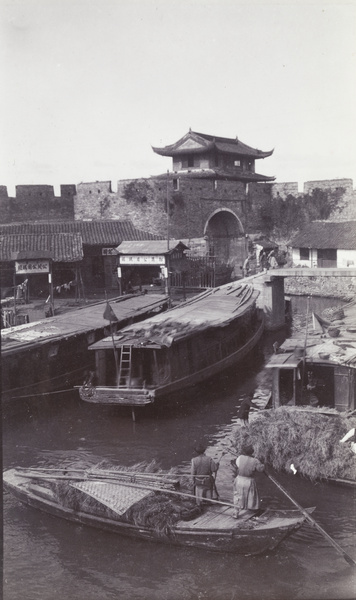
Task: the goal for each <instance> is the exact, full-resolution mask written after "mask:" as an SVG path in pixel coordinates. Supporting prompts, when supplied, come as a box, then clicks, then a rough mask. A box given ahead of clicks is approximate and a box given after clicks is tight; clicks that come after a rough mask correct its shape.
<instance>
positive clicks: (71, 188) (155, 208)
mask: <svg viewBox="0 0 356 600" xmlns="http://www.w3.org/2000/svg"><path fill="white" fill-rule="evenodd" d="M317 188H318V189H322V190H325V191H326V190H331V191H332V192H340V193H341V194H342V195H341V200H340V207H339V209H338V211H337V213H335V215H333V216H332V218H333V220H341V221H342V220H348V219H355V218H356V193H355V190H354V188H353V181H352V179H348V178H344V179H329V180H315V181H307V182H305V183H304V184H303V186H302V187H300V186H298V183H297V182H273V183H272V182H267V183H266V182H264V183H251V184H250V185H249V202H251V204H252V205H253V204H254V202H258V201H261V200H262V202H263V199H264V198H265V199H266V200H267V199H272V200H273V198H277V197H281V198H287V196H288V195H292V196H294V197H297V198H298V197H301V196H302V194H311V193H312V191H313V190H315V189H317ZM301 189H302V190H303V191H300V190H301ZM113 190H115V191H113ZM15 191H16V194H15V196H9V195H8V190H7V187H6V186H4V185H1V186H0V214H1V223H3V224H6V223H18V222H36V221H68V220H76V219H84V220H102V219H123V218H130V219H132V220H133V222H134V223H135V225H136V226H137V227H142V228H144V229H145V230H149V231H154V232H155V233H162V231H163V229H165V227H166V217H165V202H166V193H167V192H166V182H165V181H164V180H162V177H155V176H153V177H149V178H139V179H125V180H118V181H115V182H111V181H110V180H106V181H92V182H81V183H78V184H63V185H60V195H56V194H55V189H54V186H52V185H40V184H38V185H18V186H16V190H15ZM244 200H245V188H244V185H243V183H241V182H236V181H224V180H220V181H217V182H212V181H210V180H207V179H201V178H198V177H196V178H187V179H186V180H182V181H180V183H179V189H178V190H176V189H175V188H173V194H172V199H171V202H172V207H171V208H172V211H173V212H175V216H174V218H173V220H172V226H174V221H175V220H177V219H178V217H179V215H180V213H182V215H181V216H182V219H183V221H184V223H183V221H182V223H183V224H182V226H179V224H178V221H177V223H175V225H176V226H177V227H178V229H179V231H178V230H177V232H176V234H177V235H178V236H179V235H183V233H186V232H187V231H186V230H187V219H188V220H189V227H191V229H192V230H191V231H189V235H193V236H194V235H195V236H199V235H201V231H200V229H201V226H200V225H199V223H200V221H201V218H202V217H201V215H202V214H203V213H204V210H205V208H206V209H209V211H211V210H217V209H218V208H219V206H220V207H225V208H226V207H228V208H233V207H235V208H234V210H235V211H236V210H237V211H239V210H241V206H242V203H243V202H244ZM188 205H189V206H188ZM210 205H211V206H210ZM196 211H197V215H195V212H196ZM183 213H184V214H183ZM185 213H187V214H185ZM188 213H189V214H188ZM204 214H205V213H204ZM182 219H181V220H182ZM161 230H162V231H161ZM180 230H182V231H180Z"/></svg>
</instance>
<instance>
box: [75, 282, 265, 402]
mask: <svg viewBox="0 0 356 600" xmlns="http://www.w3.org/2000/svg"><path fill="white" fill-rule="evenodd" d="M258 294H259V292H258V291H256V290H254V289H253V287H252V286H251V285H248V284H239V283H238V282H236V283H234V284H230V285H228V286H221V288H214V289H213V290H209V291H206V292H203V293H202V294H200V295H199V296H198V297H195V298H193V299H191V300H188V301H187V302H186V303H184V304H183V305H180V306H179V307H176V308H174V309H172V310H170V311H167V312H166V313H162V314H159V315H156V316H155V317H152V318H150V319H147V320H146V321H143V322H141V323H136V324H135V325H132V326H128V327H126V328H124V329H122V330H120V331H119V332H118V333H117V334H116V335H112V336H109V337H106V338H104V339H102V340H100V341H98V342H96V343H95V344H93V345H92V346H91V347H90V349H91V350H93V351H94V352H95V364H96V371H95V376H93V378H92V381H91V382H90V386H85V385H84V386H83V387H82V388H81V390H80V395H81V398H82V399H83V400H86V401H88V402H98V403H106V404H107V403H113V404H121V405H123V406H134V405H135V406H137V405H144V404H148V403H150V402H153V401H154V400H155V399H156V398H157V397H160V396H165V395H167V394H169V393H171V392H175V391H180V390H182V389H184V388H187V387H189V386H191V385H194V384H197V383H200V382H202V381H204V380H207V379H209V378H211V377H212V376H214V375H215V374H218V373H220V372H221V371H222V370H223V369H225V368H228V367H230V366H232V365H233V364H235V363H237V362H238V361H240V360H241V359H242V358H244V356H246V355H247V353H248V352H249V351H251V350H252V349H253V348H254V346H255V345H256V344H257V342H258V340H259V339H260V337H261V335H262V332H263V323H264V322H263V313H262V311H261V310H260V309H258V308H257V307H256V299H257V297H258Z"/></svg>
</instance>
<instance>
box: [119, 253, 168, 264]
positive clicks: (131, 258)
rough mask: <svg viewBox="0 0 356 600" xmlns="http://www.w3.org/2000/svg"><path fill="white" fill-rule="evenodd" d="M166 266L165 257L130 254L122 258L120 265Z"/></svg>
mask: <svg viewBox="0 0 356 600" xmlns="http://www.w3.org/2000/svg"><path fill="white" fill-rule="evenodd" d="M164 264H166V261H165V258H164V255H161V256H137V255H135V254H128V255H127V256H120V265H164Z"/></svg>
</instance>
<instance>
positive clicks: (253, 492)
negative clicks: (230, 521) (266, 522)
mask: <svg viewBox="0 0 356 600" xmlns="http://www.w3.org/2000/svg"><path fill="white" fill-rule="evenodd" d="M231 463H232V465H233V467H234V476H235V479H234V507H235V509H234V514H233V517H234V519H237V518H238V516H239V513H240V511H242V510H258V509H259V508H260V497H259V494H258V489H257V485H256V481H255V479H254V474H255V472H256V471H260V472H262V471H263V470H264V465H263V464H262V463H261V462H260V461H259V460H258V459H257V458H254V457H253V448H252V447H250V446H243V447H242V449H241V454H240V456H238V458H237V459H236V460H232V461H231Z"/></svg>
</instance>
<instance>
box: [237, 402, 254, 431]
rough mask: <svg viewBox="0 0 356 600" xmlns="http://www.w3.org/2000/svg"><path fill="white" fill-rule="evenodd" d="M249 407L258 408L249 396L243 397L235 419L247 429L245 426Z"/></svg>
mask: <svg viewBox="0 0 356 600" xmlns="http://www.w3.org/2000/svg"><path fill="white" fill-rule="evenodd" d="M251 407H253V408H259V407H258V406H257V404H255V403H254V402H252V398H251V397H250V396H245V397H244V398H243V400H242V402H241V405H240V408H239V412H238V414H237V417H238V418H239V419H240V422H241V425H242V426H243V427H247V425H248V418H249V414H250V408H251Z"/></svg>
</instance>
